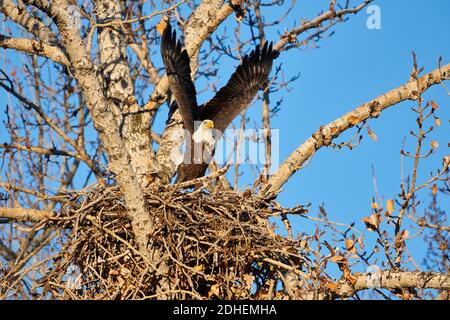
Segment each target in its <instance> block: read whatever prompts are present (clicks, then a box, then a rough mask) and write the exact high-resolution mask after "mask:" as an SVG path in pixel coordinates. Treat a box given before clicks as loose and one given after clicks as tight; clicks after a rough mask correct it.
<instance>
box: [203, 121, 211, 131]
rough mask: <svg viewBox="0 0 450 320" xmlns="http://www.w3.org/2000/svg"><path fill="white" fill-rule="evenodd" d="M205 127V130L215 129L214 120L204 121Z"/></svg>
mask: <svg viewBox="0 0 450 320" xmlns="http://www.w3.org/2000/svg"><path fill="white" fill-rule="evenodd" d="M203 125H204V126H205V128H208V129H213V128H214V122H213V121H212V120H205V121H203Z"/></svg>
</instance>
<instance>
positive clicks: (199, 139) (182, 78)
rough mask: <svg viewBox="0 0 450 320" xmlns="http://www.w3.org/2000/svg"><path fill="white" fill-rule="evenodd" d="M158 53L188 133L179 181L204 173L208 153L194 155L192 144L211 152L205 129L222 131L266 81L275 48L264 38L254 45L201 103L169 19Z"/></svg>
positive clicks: (185, 56)
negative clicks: (210, 95) (213, 93)
mask: <svg viewBox="0 0 450 320" xmlns="http://www.w3.org/2000/svg"><path fill="white" fill-rule="evenodd" d="M161 55H162V60H163V63H164V67H165V69H166V74H167V77H168V79H169V86H170V90H171V91H172V94H173V96H174V98H175V101H176V103H177V105H178V109H179V110H180V113H181V118H182V120H183V126H184V128H185V129H186V130H188V131H189V133H190V134H191V143H188V144H187V147H186V150H185V152H184V161H183V163H181V164H180V165H179V166H178V172H177V179H176V181H177V182H183V181H187V180H190V179H194V178H198V177H201V176H203V175H204V174H205V172H206V169H207V167H208V163H209V161H210V160H211V158H212V154H211V156H210V157H207V158H204V157H203V158H201V159H198V156H197V155H195V154H194V149H195V148H194V146H195V145H196V144H197V146H198V145H199V144H200V145H201V148H203V149H205V148H208V149H209V150H210V151H212V152H211V153H214V147H211V144H213V143H214V142H212V143H211V139H212V138H211V137H210V132H208V130H211V129H212V128H214V129H216V130H218V131H219V132H220V133H223V132H224V130H225V129H226V128H227V127H228V125H229V124H230V123H231V122H232V121H233V119H234V118H235V117H236V116H237V115H239V114H240V113H241V112H242V111H243V110H245V109H246V108H247V107H248V105H249V104H250V102H252V100H253V98H254V97H255V95H256V93H257V92H258V90H259V89H260V88H261V87H262V86H263V85H264V84H265V83H266V82H267V79H268V76H269V74H270V71H271V69H272V63H273V59H275V58H276V57H277V56H278V52H277V51H276V50H274V49H273V48H272V43H270V44H268V43H267V42H266V43H265V44H264V46H263V47H262V49H261V47H260V45H257V46H256V48H255V50H253V51H252V52H251V53H250V54H249V55H246V56H245V57H244V58H243V60H242V63H241V64H240V65H239V66H238V67H237V69H236V71H235V72H234V73H233V75H232V76H231V78H230V80H228V83H227V84H226V85H225V86H224V87H223V88H221V89H220V90H219V91H218V92H217V93H216V95H215V96H214V97H213V98H212V99H211V100H210V101H208V102H207V103H205V104H203V105H201V106H199V105H198V104H197V92H196V90H195V86H194V83H193V81H192V79H191V68H190V65H189V62H190V59H189V55H188V53H187V51H186V49H182V44H181V42H180V41H177V38H176V32H175V31H172V27H171V26H170V24H169V23H167V25H166V27H165V29H164V31H163V34H162V37H161ZM195 123H201V124H200V126H199V128H195ZM197 149H198V148H197Z"/></svg>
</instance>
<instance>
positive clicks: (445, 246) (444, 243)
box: [439, 240, 448, 251]
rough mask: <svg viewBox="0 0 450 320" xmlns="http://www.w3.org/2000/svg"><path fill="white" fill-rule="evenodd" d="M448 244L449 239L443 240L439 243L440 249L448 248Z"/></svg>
mask: <svg viewBox="0 0 450 320" xmlns="http://www.w3.org/2000/svg"><path fill="white" fill-rule="evenodd" d="M447 248H448V246H447V240H443V241H441V242H440V243H439V249H440V250H442V251H445V250H447Z"/></svg>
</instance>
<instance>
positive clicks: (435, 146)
mask: <svg viewBox="0 0 450 320" xmlns="http://www.w3.org/2000/svg"><path fill="white" fill-rule="evenodd" d="M431 147H432V148H433V149H437V148H439V143H438V142H437V141H436V140H432V141H431Z"/></svg>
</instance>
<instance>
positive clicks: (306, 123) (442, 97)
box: [0, 0, 450, 262]
mask: <svg viewBox="0 0 450 320" xmlns="http://www.w3.org/2000/svg"><path fill="white" fill-rule="evenodd" d="M328 4H329V1H328V0H320V1H318V0H302V1H298V3H297V5H296V8H295V9H294V10H293V11H292V12H291V14H290V15H289V17H288V19H287V20H286V22H285V23H283V24H282V25H280V26H279V27H278V29H273V31H272V32H269V33H268V34H267V35H266V36H267V38H268V39H269V40H270V39H273V40H274V41H276V40H278V35H277V33H276V31H279V32H281V33H282V32H283V30H284V27H287V28H290V27H292V26H293V22H294V21H297V22H298V21H300V19H301V18H307V19H310V18H313V17H314V16H315V15H316V14H317V13H318V11H319V10H320V9H326V8H327V7H328ZM374 4H376V5H378V6H379V7H380V9H381V27H382V28H381V29H380V30H369V29H368V28H367V26H366V21H367V19H368V17H369V15H368V14H367V13H366V12H365V11H363V12H360V13H359V14H357V15H355V16H350V20H349V21H348V22H346V23H343V24H339V25H337V26H336V27H335V28H334V29H333V30H334V31H335V34H334V35H333V36H332V37H330V38H327V39H323V40H321V41H320V43H319V45H320V48H318V49H312V48H311V49H307V50H295V49H293V50H290V51H288V52H283V53H282V55H281V57H280V58H279V59H278V60H277V61H276V64H275V65H279V64H281V63H282V64H283V69H284V70H285V72H286V76H287V77H291V76H295V75H297V74H298V73H300V78H299V79H298V80H297V81H296V82H294V83H293V84H291V86H290V91H289V92H283V94H282V95H283V98H284V102H283V104H282V106H281V110H280V111H279V112H278V114H277V116H276V117H275V118H273V119H272V122H271V123H272V127H273V128H276V129H280V149H279V151H280V161H283V160H284V159H285V158H286V157H287V156H288V155H289V154H290V153H291V152H292V151H293V150H294V149H295V148H296V147H297V146H298V145H300V144H301V143H302V142H303V141H305V140H306V139H307V138H308V137H310V136H311V134H312V133H313V132H314V131H316V130H317V129H318V128H319V127H320V126H321V125H323V124H326V123H328V122H330V121H332V120H334V119H336V118H337V117H339V116H341V115H342V114H344V113H346V112H348V111H350V110H352V109H354V108H355V107H357V106H359V105H360V104H362V103H364V102H367V101H369V100H371V99H373V98H375V97H377V96H378V95H380V94H382V93H384V92H387V91H389V90H390V89H393V88H395V87H397V86H399V85H400V84H402V83H404V82H406V81H407V80H408V78H409V74H410V72H411V69H412V56H411V52H412V51H413V50H414V51H415V52H416V54H417V60H418V63H419V65H420V66H424V67H425V72H428V71H431V70H433V69H435V68H436V67H437V63H438V57H439V56H442V57H443V64H447V63H449V62H450V41H449V40H450V20H449V19H448V13H449V12H450V1H448V0H431V1H419V0H385V1H375V3H374ZM265 10H268V9H265V8H263V14H267V17H268V19H269V18H270V17H277V16H279V15H280V13H281V10H280V11H279V10H278V9H273V8H272V9H270V12H265ZM148 23H156V20H154V21H150V22H148ZM236 23H237V22H236V21H235V19H234V18H231V17H230V18H229V19H228V20H227V21H226V22H225V24H224V25H223V26H221V28H229V29H231V30H232V28H234V27H235V26H236ZM219 32H220V30H219ZM8 55H9V57H12V58H13V59H14V54H13V53H11V52H9V53H8ZM16 61H17V63H20V61H19V60H18V59H16ZM236 64H237V63H236V62H235V61H231V59H228V60H227V59H226V58H224V59H223V61H221V68H222V69H221V70H222V71H223V72H222V73H221V74H222V76H221V77H220V82H221V84H224V83H225V82H226V81H227V80H228V77H229V75H230V74H231V73H232V72H233V71H234V69H235V67H236ZM1 66H2V67H3V64H2V65H1ZM448 85H449V86H450V84H448ZM199 87H201V84H200V85H197V88H199ZM211 95H212V93H205V94H202V95H201V96H200V99H199V100H200V102H203V101H204V100H206V99H208V98H209V97H211ZM5 97H6V96H5V93H4V92H3V91H0V101H1V102H0V108H1V109H0V112H1V114H0V120H3V119H4V108H5V101H6V100H5ZM277 97H278V98H279V97H280V96H275V97H274V98H273V101H276V100H277V99H276V98H277ZM424 97H425V99H433V100H434V101H436V102H437V104H438V105H439V106H440V109H439V110H438V112H437V114H438V115H439V117H440V118H441V119H442V125H441V127H440V128H439V129H438V130H436V131H435V132H434V133H433V136H432V138H433V139H434V140H437V141H439V142H440V147H439V148H438V150H437V152H436V153H435V154H433V155H432V156H431V157H430V158H429V159H428V160H425V161H423V162H422V164H421V167H420V174H419V181H422V180H421V178H424V177H426V176H427V175H428V174H429V172H430V170H433V169H435V168H438V167H439V166H440V164H441V159H442V157H443V156H444V155H447V154H449V148H448V146H447V143H448V132H450V131H449V129H450V128H449V122H448V119H449V118H450V99H449V97H448V95H447V94H446V92H445V90H444V89H443V88H442V87H440V86H437V87H435V88H432V89H430V90H429V91H428V92H427V93H426V94H425V95H424ZM414 105H415V104H414V102H404V103H401V104H399V105H397V106H394V107H392V108H391V109H389V110H387V111H385V112H383V114H382V115H381V117H380V118H378V119H374V120H371V121H369V123H368V124H369V126H370V128H371V129H372V130H373V131H374V132H375V134H376V135H377V137H378V141H377V142H374V141H372V140H371V139H370V138H369V137H368V136H367V134H365V138H364V139H363V141H362V142H361V144H360V145H359V146H358V147H357V148H355V149H354V150H352V151H349V150H347V149H343V150H341V151H335V150H333V149H329V148H328V149H321V150H320V151H319V152H318V153H317V154H316V155H315V156H314V158H313V159H312V161H311V162H310V164H309V165H308V166H307V167H305V168H304V169H302V170H301V171H299V172H298V173H296V174H295V176H294V177H292V178H291V180H290V181H289V182H288V183H287V184H286V185H285V186H284V191H283V192H282V193H281V194H280V196H279V201H280V202H281V204H283V205H285V206H295V205H297V204H299V203H307V202H311V203H312V207H311V214H315V213H317V211H318V206H319V205H321V204H324V205H325V207H326V209H327V211H328V213H329V217H330V219H332V220H334V221H337V222H343V223H351V222H353V221H356V222H357V225H356V227H357V228H358V229H360V230H361V231H364V226H363V224H362V222H361V219H362V218H363V217H365V216H368V215H369V213H370V204H371V198H372V196H374V195H375V193H374V188H373V181H372V166H373V167H374V168H375V172H376V178H377V183H378V190H379V193H380V195H381V196H382V197H384V199H387V198H395V195H396V194H398V193H399V191H400V189H399V185H400V177H401V171H400V149H401V147H402V143H403V141H404V139H405V137H406V140H405V141H406V148H407V149H408V150H413V149H414V148H415V144H414V141H413V139H412V138H411V137H410V136H409V134H408V132H409V130H410V129H413V128H415V118H416V116H415V114H414V113H413V112H411V110H410V108H411V107H413V106H414ZM260 115H261V107H260V103H257V104H256V105H255V106H254V107H252V109H251V110H249V112H248V115H247V116H249V117H251V118H252V119H256V120H259V119H260V117H261V116H260ZM166 117H167V109H166V108H162V109H161V112H160V115H159V117H158V119H159V121H164V120H165V119H166ZM158 127H159V128H161V125H160V126H157V128H158ZM353 133H354V131H352V130H351V131H350V132H349V133H347V134H346V135H344V136H343V137H344V138H345V137H347V138H348V137H349V136H351V134H353ZM364 133H365V131H364ZM4 134H5V130H4V128H3V124H2V125H1V126H0V136H1V139H0V142H4V140H5V138H4V137H5V136H4ZM338 141H342V139H338ZM429 142H430V140H427V142H426V143H425V146H426V147H425V150H428V148H429ZM405 161H406V162H405V169H406V173H405V174H408V172H409V169H410V163H411V161H410V160H405ZM242 170H243V171H245V172H246V173H247V174H246V175H244V182H245V181H251V180H250V178H251V177H253V175H252V174H251V173H250V172H251V171H250V170H247V169H246V167H244V166H243V167H242ZM2 176H4V175H3V174H2ZM428 194H429V192H428V191H425V192H422V195H424V197H423V199H424V201H425V203H426V202H427V201H428V199H429V197H428ZM444 201H447V203H444ZM440 205H441V206H443V207H444V208H445V209H446V210H447V211H448V209H449V208H450V204H449V203H448V199H441V201H440ZM293 221H294V226H295V228H296V230H298V231H302V230H311V227H312V224H311V223H306V221H305V220H303V219H300V218H297V219H293ZM411 245H412V248H413V249H414V250H415V251H417V252H418V253H419V254H421V253H423V250H424V249H423V248H424V245H423V243H422V242H421V241H420V240H419V241H414V242H413V243H412V244H411ZM418 262H420V259H419V260H418Z"/></svg>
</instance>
